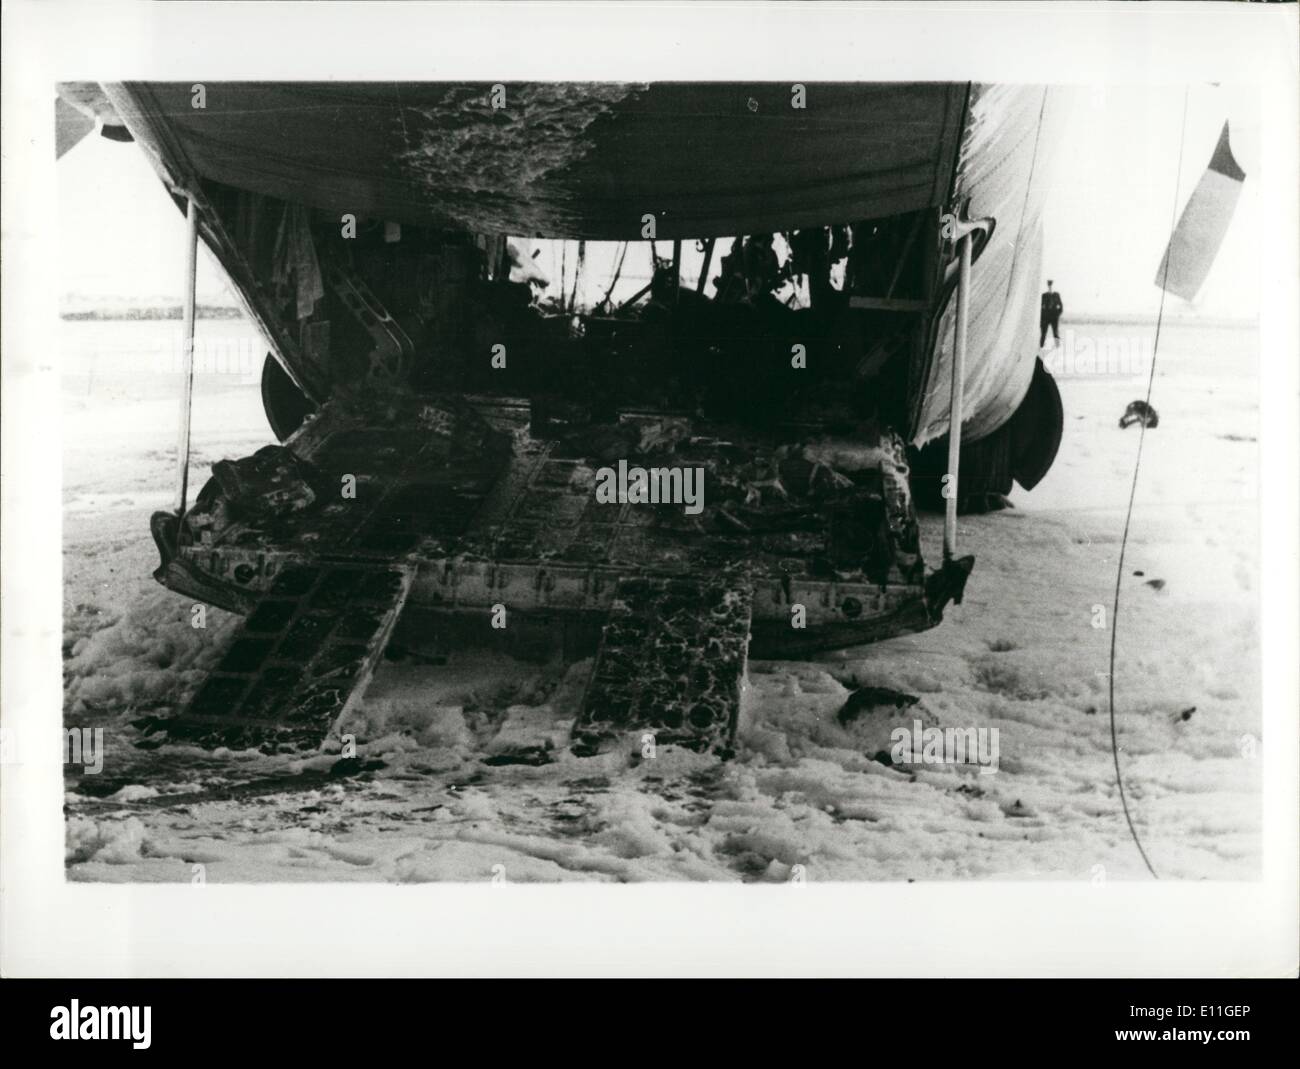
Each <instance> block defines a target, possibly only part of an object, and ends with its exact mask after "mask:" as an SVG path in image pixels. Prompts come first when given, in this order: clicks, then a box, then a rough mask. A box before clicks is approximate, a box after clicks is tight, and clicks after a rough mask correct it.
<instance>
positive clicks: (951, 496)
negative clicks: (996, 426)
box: [943, 233, 971, 560]
mask: <svg viewBox="0 0 1300 1069" xmlns="http://www.w3.org/2000/svg"><path fill="white" fill-rule="evenodd" d="M958 254H959V256H960V257H961V259H960V267H959V268H958V272H957V324H956V337H955V338H954V339H953V347H952V398H951V400H950V401H949V403H948V476H949V478H948V497H947V499H946V502H945V504H946V505H947V508H946V510H945V512H944V518H943V559H944V560H952V558H953V557H955V556H956V555H957V494H958V490H959V487H958V472H959V471H960V470H961V425H962V399H963V398H962V394H963V391H964V390H965V387H966V332H967V327H968V326H969V323H970V262H971V235H970V233H966V234H963V235H962V237H961V241H960V243H959V244H958Z"/></svg>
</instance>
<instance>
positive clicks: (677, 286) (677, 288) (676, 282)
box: [673, 238, 682, 304]
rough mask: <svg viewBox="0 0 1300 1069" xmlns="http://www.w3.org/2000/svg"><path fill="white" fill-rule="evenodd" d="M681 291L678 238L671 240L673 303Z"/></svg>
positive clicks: (680, 244) (679, 244)
mask: <svg viewBox="0 0 1300 1069" xmlns="http://www.w3.org/2000/svg"><path fill="white" fill-rule="evenodd" d="M681 292H682V242H681V239H680V238H678V239H677V240H676V241H674V242H673V304H676V303H677V298H678V297H680V296H681Z"/></svg>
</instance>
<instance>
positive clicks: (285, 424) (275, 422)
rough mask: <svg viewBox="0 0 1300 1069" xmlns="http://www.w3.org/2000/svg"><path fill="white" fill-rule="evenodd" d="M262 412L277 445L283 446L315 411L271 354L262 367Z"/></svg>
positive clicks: (314, 407)
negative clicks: (279, 442)
mask: <svg viewBox="0 0 1300 1069" xmlns="http://www.w3.org/2000/svg"><path fill="white" fill-rule="evenodd" d="M262 409H263V411H265V412H266V421H267V422H268V423H269V424H270V425H271V430H272V431H273V432H274V433H275V437H276V439H277V440H278V441H281V442H283V441H284V440H285V439H286V438H288V437H289V435H291V434H293V432H294V431H296V430H297V429H298V428H299V427H301V426H302V421H303V420H305V419H306V418H307V417H308V416H310V415H311V414H312V413H313V412H315V411H316V406H315V405H314V404H312V403H311V401H310V400H309V399H308V398H307V396H306V395H305V394H304V393H303V392H302V391H301V390H300V389H298V387H297V385H296V384H295V383H294V381H293V379H291V378H289V375H288V373H287V372H286V371H285V370H284V368H282V367H281V366H280V362H279V361H278V360H276V358H275V357H274V356H272V355H271V354H270V353H267V354H266V362H265V363H264V364H263V365H262Z"/></svg>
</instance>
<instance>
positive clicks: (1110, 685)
mask: <svg viewBox="0 0 1300 1069" xmlns="http://www.w3.org/2000/svg"><path fill="white" fill-rule="evenodd" d="M1188 93H1189V90H1188V89H1184V90H1183V123H1182V132H1181V135H1180V137H1179V140H1178V170H1177V172H1175V174H1174V208H1173V214H1172V217H1171V219H1170V221H1169V232H1170V233H1171V234H1172V233H1173V232H1174V227H1175V226H1176V225H1177V222H1178V195H1179V192H1180V187H1181V183H1182V174H1183V147H1184V145H1185V144H1186V142H1187V97H1188ZM1172 259H1173V256H1172V254H1170V255H1166V257H1165V270H1164V274H1163V276H1162V277H1161V279H1160V308H1159V311H1158V312H1157V313H1156V336H1155V340H1154V342H1153V343H1152V346H1151V370H1150V372H1149V373H1148V375H1147V397H1146V403H1147V407H1148V408H1150V407H1151V389H1152V387H1153V386H1154V385H1155V380H1156V354H1157V353H1158V352H1159V351H1160V327H1161V325H1162V324H1163V323H1164V318H1165V296H1166V295H1167V292H1168V291H1167V290H1166V289H1165V283H1166V282H1168V281H1169V263H1170V261H1171V260H1172ZM1139 424H1140V425H1139V429H1138V447H1137V458H1136V459H1135V460H1134V461H1133V482H1132V485H1131V486H1130V487H1129V492H1128V510H1127V511H1126V512H1125V514H1124V535H1123V537H1122V538H1121V539H1120V543H1119V564H1118V565H1117V566H1116V569H1115V600H1114V603H1113V604H1112V606H1111V612H1110V671H1109V672H1108V673H1107V675H1106V682H1107V689H1108V699H1109V705H1110V752H1111V756H1112V757H1113V758H1114V761H1115V785H1116V786H1117V787H1118V788H1119V801H1120V805H1121V806H1123V808H1124V820H1125V821H1126V822H1127V823H1128V830H1129V834H1130V835H1132V836H1133V842H1134V844H1135V845H1136V846H1137V848H1138V853H1139V854H1141V855H1142V861H1143V863H1144V864H1145V865H1146V867H1147V871H1148V872H1149V873H1151V875H1152V876H1154V877H1155V878H1156V879H1157V880H1158V879H1160V876H1159V875H1158V874H1157V872H1156V870H1155V868H1154V867H1153V866H1152V864H1151V859H1150V858H1149V857H1147V852H1146V850H1145V849H1143V846H1142V840H1141V838H1139V836H1138V833H1137V828H1136V827H1134V825H1133V817H1132V815H1131V814H1130V813H1129V809H1128V798H1127V797H1126V796H1125V794H1124V777H1123V775H1122V774H1121V772H1120V768H1119V737H1118V735H1117V734H1116V731H1115V636H1116V633H1117V631H1118V630H1119V627H1118V625H1119V591H1120V585H1121V583H1122V582H1123V580H1124V552H1125V550H1126V549H1127V548H1128V531H1129V524H1130V523H1131V522H1132V520H1133V499H1134V498H1135V497H1136V496H1137V484H1138V473H1139V471H1141V468H1142V443H1143V441H1144V440H1145V438H1146V433H1147V424H1146V420H1140V421H1139Z"/></svg>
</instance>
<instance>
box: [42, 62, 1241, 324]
mask: <svg viewBox="0 0 1300 1069" xmlns="http://www.w3.org/2000/svg"><path fill="white" fill-rule="evenodd" d="M1183 96H1184V90H1183V88H1181V87H1141V86H1139V87H1119V86H1114V87H1109V88H1107V89H1104V90H1102V89H1097V90H1093V89H1089V88H1084V89H1080V90H1077V91H1075V92H1074V95H1073V108H1072V112H1071V120H1070V122H1069V124H1068V127H1067V135H1066V143H1065V145H1064V146H1063V148H1062V151H1061V153H1060V155H1059V159H1058V164H1057V173H1056V175H1055V178H1054V181H1053V183H1052V186H1051V188H1050V191H1049V195H1048V202H1047V212H1046V240H1047V247H1046V261H1045V268H1046V271H1047V274H1048V276H1049V277H1051V278H1053V279H1054V280H1055V281H1056V287H1057V289H1059V290H1060V291H1061V292H1062V293H1063V294H1064V296H1065V302H1066V307H1067V318H1068V314H1069V312H1071V311H1074V312H1083V311H1091V312H1126V313H1142V312H1150V313H1154V310H1155V307H1156V303H1157V302H1158V300H1159V291H1158V289H1157V288H1156V286H1155V285H1153V282H1152V280H1153V278H1154V276H1155V272H1156V268H1157V266H1158V264H1159V262H1160V257H1161V255H1162V254H1163V251H1164V245H1165V242H1166V240H1167V238H1168V234H1169V224H1170V219H1171V213H1172V212H1173V208H1174V190H1175V179H1176V176H1175V171H1176V169H1177V161H1178V148H1179V139H1180V131H1181V120H1182V110H1183ZM1225 118H1228V119H1230V121H1231V123H1232V138H1233V149H1234V152H1235V153H1236V155H1237V159H1238V162H1239V163H1240V164H1241V165H1242V167H1243V169H1244V170H1245V171H1246V174H1247V180H1246V183H1245V187H1244V190H1243V193H1242V197H1241V202H1240V203H1239V205H1238V207H1237V213H1236V216H1235V217H1234V219H1233V223H1232V226H1231V228H1230V229H1229V232H1228V236H1227V239H1226V241H1225V243H1224V247H1223V250H1222V252H1221V254H1220V256H1219V259H1218V261H1217V262H1216V263H1215V266H1214V269H1213V270H1212V272H1211V274H1210V277H1209V279H1208V280H1207V282H1206V284H1205V288H1204V289H1203V290H1202V292H1201V295H1200V297H1199V299H1198V301H1197V311H1200V312H1203V313H1205V314H1207V315H1214V316H1233V317H1253V316H1255V315H1256V314H1257V312H1258V296H1257V294H1258V285H1259V267H1258V252H1257V249H1258V244H1259V239H1258V233H1257V230H1258V225H1259V222H1260V211H1259V203H1258V196H1257V191H1258V183H1257V182H1254V181H1252V178H1253V177H1255V172H1256V170H1257V168H1258V160H1259V146H1258V131H1259V119H1258V107H1257V98H1256V97H1255V96H1254V95H1253V94H1252V93H1251V92H1248V91H1239V90H1233V89H1230V88H1228V87H1214V86H1209V85H1198V86H1194V87H1192V88H1191V89H1190V90H1189V91H1188V118H1187V136H1186V147H1185V151H1184V159H1183V167H1182V173H1181V176H1179V177H1178V181H1179V185H1180V188H1179V192H1178V200H1179V210H1181V205H1182V203H1184V202H1185V201H1186V199H1187V198H1188V196H1190V194H1191V191H1192V189H1193V188H1194V186H1195V184H1196V182H1197V180H1198V179H1199V177H1200V175H1201V173H1202V172H1203V171H1204V169H1205V165H1206V163H1207V162H1208V161H1209V158H1210V154H1211V153H1212V152H1213V150H1214V146H1215V143H1216V141H1217V139H1218V135H1219V129H1220V127H1221V126H1222V124H1223V121H1224V119H1225ZM58 177H59V194H60V198H59V202H60V210H61V220H60V224H61V226H60V242H61V253H62V265H63V271H64V275H63V277H64V284H63V291H64V294H65V295H70V294H79V295H82V296H90V297H112V298H136V299H153V298H158V299H166V300H169V301H177V302H179V300H180V296H181V292H182V286H183V272H184V262H185V259H184V222H183V219H182V217H181V215H180V213H179V212H177V211H176V209H175V208H174V207H173V205H172V203H171V201H170V200H169V198H168V197H167V196H166V194H165V193H164V191H163V187H162V185H161V183H160V182H159V181H158V179H157V177H156V176H155V175H154V172H153V170H152V169H151V168H150V166H149V164H148V161H147V160H146V159H145V156H144V154H143V153H142V152H141V151H140V150H139V149H138V148H137V147H135V146H133V145H128V144H120V143H117V142H112V141H108V140H106V139H104V138H101V137H99V136H97V135H92V136H90V137H88V138H86V139H85V141H83V142H82V143H81V144H80V145H78V146H77V147H76V148H75V149H73V150H72V151H71V152H69V153H68V154H67V155H66V156H64V157H63V159H62V160H60V161H59V164H58ZM224 290H225V285H224V282H223V280H222V276H221V272H220V270H219V269H218V268H217V267H216V266H215V264H213V263H212V262H211V261H210V259H209V258H208V257H207V256H206V254H205V255H203V256H202V257H201V265H200V272H199V295H200V299H201V300H203V299H208V300H211V299H214V298H217V297H219V296H220V295H221V294H222V293H223V292H224ZM1170 300H1171V301H1173V302H1175V304H1176V305H1177V306H1178V307H1179V309H1180V310H1184V311H1186V310H1188V309H1186V307H1185V306H1184V305H1183V302H1182V301H1180V300H1178V299H1177V298H1170Z"/></svg>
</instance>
